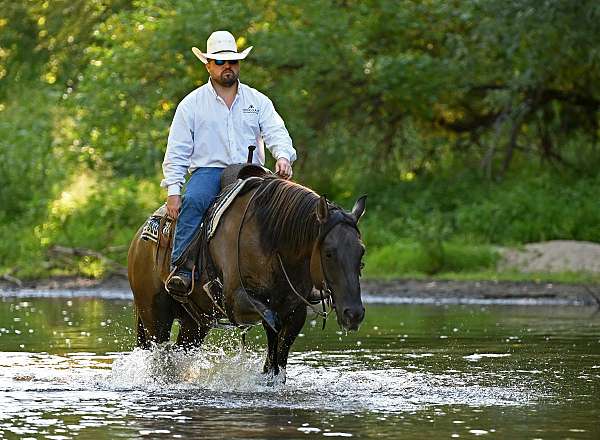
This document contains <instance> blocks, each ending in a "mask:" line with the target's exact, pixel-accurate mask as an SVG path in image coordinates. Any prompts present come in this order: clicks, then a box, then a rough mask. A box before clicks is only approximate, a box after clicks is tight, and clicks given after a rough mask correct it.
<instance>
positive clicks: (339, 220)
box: [310, 196, 367, 330]
mask: <svg viewBox="0 0 600 440" xmlns="http://www.w3.org/2000/svg"><path fill="white" fill-rule="evenodd" d="M366 199H367V196H362V197H361V198H359V199H358V200H357V201H356V203H355V204H354V208H352V211H351V212H346V211H344V210H343V209H341V208H338V207H336V206H331V205H329V203H328V202H327V199H326V198H325V197H324V196H322V197H321V198H320V200H319V203H318V205H317V219H318V221H319V238H318V239H317V242H316V243H315V246H314V248H313V253H312V257H311V263H310V264H311V275H312V278H313V283H314V285H315V286H316V287H317V288H320V287H323V288H324V289H329V290H331V295H332V297H333V301H334V303H335V311H336V315H337V321H338V324H340V325H341V326H342V327H343V328H344V329H346V330H357V329H358V326H359V325H360V323H361V322H362V320H363V318H364V316H365V308H364V306H363V303H362V299H361V297H360V282H359V277H360V271H361V268H362V257H363V254H364V253H365V247H364V245H363V244H362V241H361V239H360V233H359V231H358V226H357V225H358V221H359V220H360V218H361V216H362V215H363V214H364V212H365V204H366Z"/></svg>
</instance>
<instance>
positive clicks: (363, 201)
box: [352, 194, 367, 223]
mask: <svg viewBox="0 0 600 440" xmlns="http://www.w3.org/2000/svg"><path fill="white" fill-rule="evenodd" d="M366 207H367V195H366V194H365V195H364V196H362V197H360V198H359V199H358V200H357V201H356V203H355V204H354V207H353V208H352V217H354V220H356V223H358V221H359V220H360V218H361V217H362V216H363V214H364V213H365V208H366Z"/></svg>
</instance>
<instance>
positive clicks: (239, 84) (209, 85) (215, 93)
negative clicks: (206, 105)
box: [207, 76, 242, 99]
mask: <svg viewBox="0 0 600 440" xmlns="http://www.w3.org/2000/svg"><path fill="white" fill-rule="evenodd" d="M237 82H238V87H237V93H236V96H240V97H241V95H242V83H241V82H240V80H239V79H238V80H237ZM207 84H208V89H209V90H210V91H211V92H212V94H213V96H214V97H215V99H217V98H218V97H219V95H217V91H216V90H215V88H214V87H213V83H212V78H211V77H210V76H209V77H208V82H207Z"/></svg>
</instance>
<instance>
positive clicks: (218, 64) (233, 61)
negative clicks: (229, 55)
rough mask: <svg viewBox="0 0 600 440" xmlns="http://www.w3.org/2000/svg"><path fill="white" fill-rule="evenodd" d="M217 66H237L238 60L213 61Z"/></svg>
mask: <svg viewBox="0 0 600 440" xmlns="http://www.w3.org/2000/svg"><path fill="white" fill-rule="evenodd" d="M213 61H214V62H215V64H216V65H217V66H223V65H224V64H225V63H229V64H232V65H233V64H237V63H238V61H239V60H213Z"/></svg>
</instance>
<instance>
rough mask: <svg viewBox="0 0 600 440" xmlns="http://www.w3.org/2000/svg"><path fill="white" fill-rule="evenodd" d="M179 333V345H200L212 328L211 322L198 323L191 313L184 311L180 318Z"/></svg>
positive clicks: (191, 346) (192, 346) (194, 346)
mask: <svg viewBox="0 0 600 440" xmlns="http://www.w3.org/2000/svg"><path fill="white" fill-rule="evenodd" d="M179 325H180V327H179V335H178V336H177V345H179V346H181V347H184V348H196V347H200V345H201V344H202V341H203V340H204V338H205V337H206V335H207V334H208V331H209V330H210V324H209V323H201V325H198V323H197V322H196V320H195V319H194V318H192V317H191V316H190V314H189V313H187V312H186V311H183V313H182V314H181V317H180V318H179Z"/></svg>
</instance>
